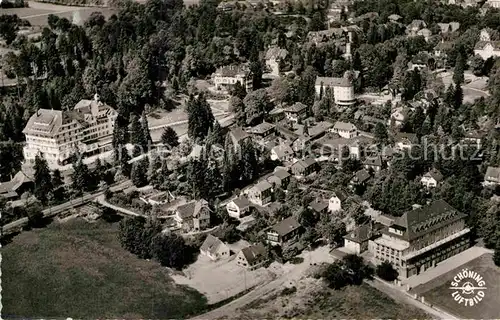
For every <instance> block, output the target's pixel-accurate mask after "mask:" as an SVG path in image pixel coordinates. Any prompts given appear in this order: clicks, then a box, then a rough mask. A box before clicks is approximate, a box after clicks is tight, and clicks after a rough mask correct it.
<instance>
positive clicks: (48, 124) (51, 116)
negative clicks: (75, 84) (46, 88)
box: [23, 94, 118, 164]
mask: <svg viewBox="0 0 500 320" xmlns="http://www.w3.org/2000/svg"><path fill="white" fill-rule="evenodd" d="M117 115H118V113H117V112H116V111H115V110H114V109H113V108H111V107H110V106H108V105H107V104H105V103H103V102H101V101H100V99H99V95H97V94H96V95H95V96H94V99H93V100H81V101H80V102H78V103H77V104H76V106H75V108H74V109H73V110H72V111H61V110H48V109H39V110H38V111H37V112H35V114H33V115H32V116H31V117H30V119H29V120H28V123H27V124H26V127H25V128H24V130H23V133H24V135H25V136H26V144H25V146H24V147H23V153H24V158H25V159H26V160H27V161H29V162H32V161H34V159H35V157H36V155H37V154H39V153H41V154H42V155H43V157H44V158H45V159H46V160H47V162H50V163H59V164H61V163H64V162H66V161H67V160H68V159H69V158H70V157H71V156H72V155H73V154H74V153H75V152H76V151H79V152H80V153H81V154H85V155H94V154H98V153H101V152H104V151H108V150H111V149H112V140H113V128H114V123H115V120H116V117H117Z"/></svg>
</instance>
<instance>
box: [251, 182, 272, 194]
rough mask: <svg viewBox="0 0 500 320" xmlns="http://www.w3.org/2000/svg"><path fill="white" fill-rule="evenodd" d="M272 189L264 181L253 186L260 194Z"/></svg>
mask: <svg viewBox="0 0 500 320" xmlns="http://www.w3.org/2000/svg"><path fill="white" fill-rule="evenodd" d="M272 187H273V186H272V185H271V184H270V183H269V182H267V181H266V180H262V181H259V183H257V184H256V185H254V186H253V188H255V189H257V190H259V191H260V192H263V191H265V190H268V189H271V188H272Z"/></svg>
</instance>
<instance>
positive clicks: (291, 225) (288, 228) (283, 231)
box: [272, 217, 301, 236]
mask: <svg viewBox="0 0 500 320" xmlns="http://www.w3.org/2000/svg"><path fill="white" fill-rule="evenodd" d="M300 227H301V226H300V223H299V222H298V221H297V220H296V219H295V218H294V217H289V218H286V219H284V220H281V221H280V222H278V223H277V224H275V225H274V226H273V227H272V230H273V231H275V232H276V233H277V234H278V235H279V236H285V235H287V234H289V233H290V232H293V231H295V230H297V229H298V228H300Z"/></svg>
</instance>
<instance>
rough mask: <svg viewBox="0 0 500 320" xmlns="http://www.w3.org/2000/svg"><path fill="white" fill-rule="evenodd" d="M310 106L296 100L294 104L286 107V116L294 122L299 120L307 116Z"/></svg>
mask: <svg viewBox="0 0 500 320" xmlns="http://www.w3.org/2000/svg"><path fill="white" fill-rule="evenodd" d="M308 109H309V108H308V107H307V106H306V105H305V104H303V103H300V102H295V103H294V104H293V105H292V106H290V107H288V108H285V109H284V111H285V117H286V118H287V119H288V120H290V121H294V122H299V121H301V120H304V119H306V118H307V113H308Z"/></svg>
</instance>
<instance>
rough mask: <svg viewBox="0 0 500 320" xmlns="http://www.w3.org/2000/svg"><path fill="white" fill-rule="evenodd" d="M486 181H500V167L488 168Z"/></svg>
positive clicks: (485, 176)
mask: <svg viewBox="0 0 500 320" xmlns="http://www.w3.org/2000/svg"><path fill="white" fill-rule="evenodd" d="M484 178H485V179H493V180H500V167H488V168H487V169H486V174H485V175H484Z"/></svg>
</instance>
